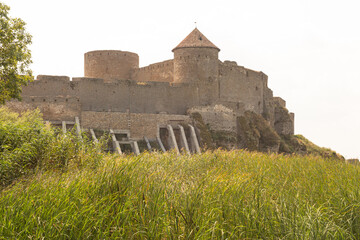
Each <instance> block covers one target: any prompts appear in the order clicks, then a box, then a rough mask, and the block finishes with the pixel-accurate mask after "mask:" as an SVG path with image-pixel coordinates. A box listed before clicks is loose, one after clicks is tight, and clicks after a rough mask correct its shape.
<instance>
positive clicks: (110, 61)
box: [84, 50, 139, 82]
mask: <svg viewBox="0 0 360 240" xmlns="http://www.w3.org/2000/svg"><path fill="white" fill-rule="evenodd" d="M84 63H85V64H84V76H85V77H90V78H102V79H105V81H106V82H109V81H112V80H113V79H130V74H131V71H132V70H133V69H135V68H139V56H138V55H137V54H136V53H132V52H124V51H116V50H104V51H91V52H87V53H85V54H84Z"/></svg>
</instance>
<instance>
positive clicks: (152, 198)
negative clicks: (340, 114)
mask: <svg viewBox="0 0 360 240" xmlns="http://www.w3.org/2000/svg"><path fill="white" fill-rule="evenodd" d="M359 180H360V171H359V168H358V167H356V166H353V165H347V164H344V163H342V162H339V161H329V160H325V159H323V158H320V157H315V156H307V157H300V156H282V155H275V154H271V155H267V154H261V153H254V152H246V151H242V150H239V151H229V152H227V151H215V152H205V153H203V154H201V155H193V156H191V157H189V156H185V155H181V156H177V155H176V154H174V153H165V154H158V153H153V154H146V153H145V154H141V155H140V156H138V157H134V156H128V157H118V158H116V157H111V156H108V157H104V158H103V159H102V161H101V163H100V164H99V165H98V167H97V168H82V169H80V170H79V169H78V168H75V167H74V168H72V169H71V170H68V171H67V172H62V173H61V172H59V171H47V172H43V173H38V174H37V175H34V176H33V177H32V178H26V179H22V180H20V181H18V182H17V183H16V184H15V185H13V186H11V187H9V188H7V189H5V190H3V191H2V192H1V193H0V238H4V239H9V238H10V239H11V238H12V239H25V238H33V239H40V238H45V239H53V238H56V239H86V238H90V239H108V238H119V239H359V238H360V218H359V217H360V202H359V200H360V185H359Z"/></svg>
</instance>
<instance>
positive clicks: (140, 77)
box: [131, 59, 174, 82]
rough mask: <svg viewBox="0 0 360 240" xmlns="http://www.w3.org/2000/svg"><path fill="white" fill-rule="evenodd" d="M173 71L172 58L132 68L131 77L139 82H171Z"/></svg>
mask: <svg viewBox="0 0 360 240" xmlns="http://www.w3.org/2000/svg"><path fill="white" fill-rule="evenodd" d="M173 73H174V62H173V60H172V59H171V60H167V61H163V62H159V63H154V64H150V65H149V66H146V67H142V68H137V69H134V70H132V73H131V79H132V80H135V81H140V82H148V81H152V82H172V81H173Z"/></svg>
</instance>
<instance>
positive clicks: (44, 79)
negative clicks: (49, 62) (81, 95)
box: [22, 75, 78, 98]
mask: <svg viewBox="0 0 360 240" xmlns="http://www.w3.org/2000/svg"><path fill="white" fill-rule="evenodd" d="M77 94H78V84H77V83H76V82H72V81H70V78H69V77H66V76H50V75H39V76H37V80H34V81H33V82H31V83H30V84H29V85H28V86H25V87H23V91H22V96H23V97H27V96H41V97H45V98H47V97H54V96H73V97H75V96H76V95H77Z"/></svg>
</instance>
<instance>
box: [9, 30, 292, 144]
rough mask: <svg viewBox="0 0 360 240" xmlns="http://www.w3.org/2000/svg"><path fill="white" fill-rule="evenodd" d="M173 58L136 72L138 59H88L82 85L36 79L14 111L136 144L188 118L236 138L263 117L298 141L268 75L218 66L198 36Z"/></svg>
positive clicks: (90, 55) (109, 53) (113, 55)
mask: <svg viewBox="0 0 360 240" xmlns="http://www.w3.org/2000/svg"><path fill="white" fill-rule="evenodd" d="M172 51H173V53H174V58H173V59H170V60H166V61H163V62H159V63H154V64H151V65H149V66H146V67H141V68H139V56H138V55H137V54H136V53H131V52H126V51H117V50H105V51H91V52H87V53H85V56H84V62H85V64H84V75H85V76H84V77H77V78H72V79H70V78H69V77H66V76H45V75H39V76H37V79H36V80H35V81H33V82H32V83H30V84H29V85H28V86H26V87H24V88H23V93H22V98H23V101H22V102H17V101H11V102H8V103H7V106H9V107H10V108H12V109H14V110H17V111H23V110H24V109H34V108H39V109H40V110H41V111H42V113H43V115H44V119H46V120H53V121H59V120H60V121H67V120H70V119H74V117H76V116H78V117H80V121H81V123H82V127H84V128H94V129H105V128H106V129H110V128H111V129H126V130H130V132H131V136H132V137H133V138H134V139H137V138H138V139H140V138H143V137H144V136H148V137H150V138H154V137H156V134H157V133H158V132H159V130H158V129H159V126H161V125H169V124H188V123H190V122H191V118H190V115H188V114H189V112H193V111H197V112H199V113H200V114H202V115H203V118H204V120H205V121H206V123H207V124H208V126H209V127H210V128H214V129H215V130H216V129H225V130H230V131H234V132H236V123H235V122H233V121H234V120H235V119H236V117H237V116H241V115H243V114H244V112H245V111H253V112H255V113H257V114H260V115H262V116H263V117H264V118H265V119H266V120H268V122H269V123H270V125H271V126H272V127H273V128H274V129H275V130H276V131H277V132H278V133H279V134H293V133H294V114H293V113H289V112H288V111H287V109H286V108H285V107H286V106H285V104H286V103H285V101H284V100H283V99H281V98H279V97H273V94H272V91H271V89H269V88H268V86H267V82H268V77H267V75H266V74H264V73H262V72H259V71H254V70H251V69H247V68H245V67H243V66H239V65H238V64H237V63H236V62H234V61H224V62H222V61H220V60H219V58H218V54H219V51H220V49H219V48H218V47H217V46H215V45H214V44H213V43H212V42H211V41H210V40H208V39H207V38H206V37H205V36H204V35H203V34H202V33H201V32H200V31H199V30H198V29H197V28H195V29H194V30H193V31H192V32H191V33H190V34H189V35H188V36H187V37H186V38H185V39H184V40H183V41H182V42H181V43H180V44H178V45H177V46H176V47H175V48H174V49H173V50H172Z"/></svg>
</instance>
